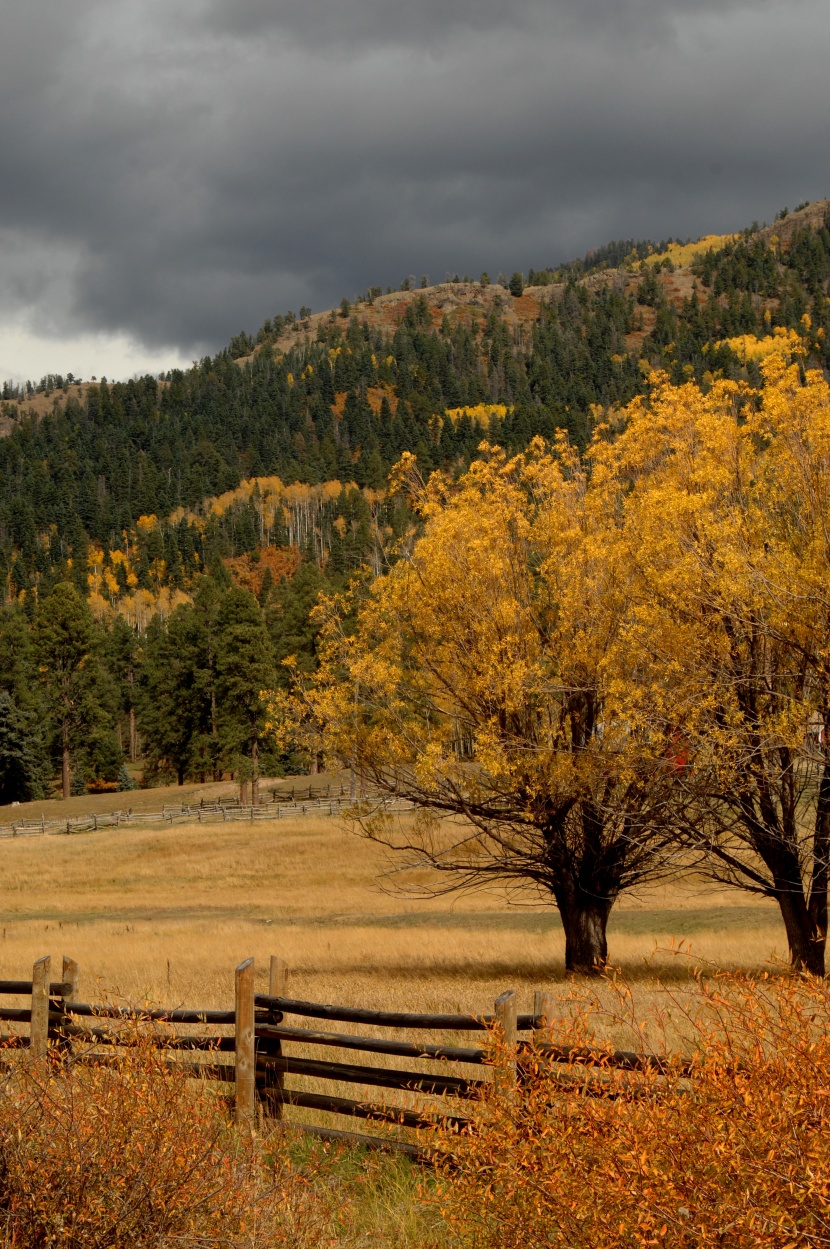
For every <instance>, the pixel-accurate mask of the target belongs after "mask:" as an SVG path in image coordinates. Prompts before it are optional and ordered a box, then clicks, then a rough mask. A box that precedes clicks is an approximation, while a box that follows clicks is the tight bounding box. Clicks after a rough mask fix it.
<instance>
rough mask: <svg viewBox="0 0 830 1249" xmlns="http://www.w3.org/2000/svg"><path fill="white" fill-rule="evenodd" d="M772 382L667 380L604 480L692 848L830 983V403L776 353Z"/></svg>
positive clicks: (823, 389) (680, 817) (598, 453)
mask: <svg viewBox="0 0 830 1249" xmlns="http://www.w3.org/2000/svg"><path fill="white" fill-rule="evenodd" d="M790 346H791V347H793V346H795V344H794V343H791V344H790ZM763 370H764V375H765V376H764V386H763V388H762V391H761V392H760V394H759V395H754V394H752V393H751V392H749V391H748V389H747V388H745V387H741V386H740V385H738V384H735V383H726V382H723V383H719V384H718V385H716V386H715V387H713V388H712V390H711V391H710V392H709V393H708V394H706V395H704V394H703V393H701V391H700V390H698V389H697V388H696V387H695V386H694V385H687V386H681V387H675V386H671V385H669V384H667V383H665V384H662V385H658V387H657V389H656V391H655V393H654V394H653V396H652V398H651V400H650V401H649V403H648V405H646V404H644V403H641V402H637V403H635V404H633V405H632V407H631V408H630V409H629V412H628V420H627V425H626V428H625V430H624V431H623V432H622V433H621V434H620V436H619V437H617V438H616V439H614V440H613V441H606V442H603V443H597V444H596V445H595V447H594V448H593V459H594V478H593V480H594V484H595V488H597V489H604V490H608V491H609V493H611V494H613V493H615V492H616V494H617V497H618V498H619V499H621V500H624V510H625V528H626V531H627V533H628V535H629V549H630V553H631V566H632V569H634V570H636V571H635V574H634V581H633V584H634V587H635V588H634V594H633V598H634V601H635V603H636V609H635V610H634V611H633V612H632V614H631V619H630V621H629V623H628V630H629V633H628V645H629V647H630V649H631V652H632V654H634V655H637V656H638V657H639V660H638V662H639V667H640V680H641V682H642V683H643V685H644V686H645V687H646V688H647V689H648V690H649V714H650V715H654V714H656V715H657V716H658V722H659V723H661V724H662V725H663V729H664V731H665V732H667V733H669V732H672V731H673V732H674V733H675V734H676V736H677V739H678V742H679V743H682V750H679V753H682V755H683V756H684V758H685V759H686V761H687V764H688V766H686V767H685V768H683V769H681V770H679V771H678V775H677V778H676V786H677V788H678V790H682V791H684V793H685V798H686V801H685V802H680V803H678V804H677V815H676V817H675V818H676V819H677V826H678V832H679V835H680V836H681V838H682V840H683V841H684V842H685V844H686V845H688V846H690V847H693V848H694V849H696V850H700V851H704V852H705V854H706V863H707V865H708V870H709V871H710V873H711V874H712V876H714V877H715V878H716V879H718V880H721V881H724V882H726V883H728V884H731V885H737V886H739V887H741V888H744V889H748V890H750V891H753V892H756V893H758V894H761V895H764V896H767V897H770V898H774V899H775V900H776V901H777V903H778V905H779V907H780V909H781V914H782V918H783V921H784V925H785V928H786V933H787V940H788V943H789V948H790V954H791V959H792V962H793V964H794V965H795V966H797V967H803V968H806V969H808V970H811V971H814V972H817V973H823V970H824V949H825V941H826V932H827V883H828V846H830V390H828V386H827V383H826V381H825V379H824V378H823V376H822V375H821V374H820V373H808V374H807V375H806V376H805V375H804V374H803V372H802V370H801V367H800V365H799V364H798V363H794V364H788V363H786V361H785V360H784V358H783V357H782V356H781V355H780V354H779V355H777V356H773V357H771V358H770V359H769V360H768V361H767V362H766V363H765V364H764V366H763ZM631 693H632V690H631V689H630V690H629V694H631Z"/></svg>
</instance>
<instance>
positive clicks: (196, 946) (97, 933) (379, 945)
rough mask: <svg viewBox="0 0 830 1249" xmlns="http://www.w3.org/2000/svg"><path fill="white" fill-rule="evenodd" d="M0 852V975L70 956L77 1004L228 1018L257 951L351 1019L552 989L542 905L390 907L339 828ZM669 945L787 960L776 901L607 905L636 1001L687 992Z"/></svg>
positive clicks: (223, 827) (709, 896) (262, 960)
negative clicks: (132, 1005) (374, 1011)
mask: <svg viewBox="0 0 830 1249" xmlns="http://www.w3.org/2000/svg"><path fill="white" fill-rule="evenodd" d="M190 788H192V787H190ZM173 792H174V793H176V792H178V793H179V794H180V795H181V791H173ZM187 796H188V797H190V795H187ZM119 798H120V799H121V800H122V802H123V801H124V800H125V799H130V800H132V801H133V805H134V806H136V805H137V802H136V800H137V799H139V798H140V799H141V800H142V803H143V805H145V806H148V807H152V806H155V807H156V808H160V806H161V803H162V801H163V800H167V801H170V796H169V794H168V793H163V792H162V791H159V790H152V791H145V792H144V793H142V794H140V795H139V794H135V793H134V794H128V795H113V796H112V797H109V798H107V799H106V801H107V803H108V804H109V803H113V802H114V800H115V799H119ZM84 801H87V805H88V806H89V802H88V800H84V799H76V800H74V802H75V803H78V804H81V803H83V802H84ZM33 805H34V804H33ZM50 805H52V804H50ZM54 805H56V806H58V805H63V807H64V810H66V808H67V806H68V804H58V803H55V804H54ZM116 805H117V804H116ZM124 805H126V803H124ZM96 806H100V800H99V803H98V804H96ZM16 810H18V811H19V812H20V813H21V815H22V809H16ZM6 815H8V809H6V810H5V811H4V812H3V816H6ZM26 815H27V816H28V815H29V812H28V811H26ZM402 818H407V817H402ZM0 854H2V857H3V882H4V887H3V905H2V917H0V968H2V971H0V975H2V976H3V977H12V976H15V977H16V976H22V975H24V974H25V972H26V969H27V968H28V967H29V966H31V963H32V961H33V960H34V959H35V958H37V957H39V956H40V955H42V954H45V953H50V954H51V955H52V957H53V959H55V960H57V959H58V958H59V957H60V955H61V954H63V953H66V954H69V955H71V956H72V957H73V958H75V959H76V960H77V961H78V962H79V964H80V968H81V997H83V998H85V999H86V1000H91V999H93V1000H94V999H95V998H96V997H98V996H100V994H101V993H106V994H108V995H114V996H116V997H121V998H125V999H128V1000H131V1001H145V1000H150V1001H154V1002H159V1003H164V1004H166V1005H170V1004H177V1003H184V1004H188V1005H204V1006H214V1005H215V1006H221V1005H230V1004H231V1000H232V990H233V968H234V966H235V965H236V964H237V963H238V962H240V961H241V960H242V959H243V958H245V957H247V956H248V955H254V956H255V958H256V960H257V967H258V976H259V983H260V985H261V986H262V988H263V989H264V988H265V984H266V973H267V964H268V959H269V956H270V955H271V954H277V955H279V956H281V957H282V958H283V959H284V960H285V961H286V963H287V964H288V965H289V967H290V968H291V983H290V991H291V993H292V994H293V995H296V996H303V997H309V998H313V999H316V1000H325V1001H341V1002H348V1003H350V1004H354V1005H366V1006H380V1005H385V1006H387V1007H396V1008H398V1009H404V1010H405V1009H422V1010H446V1011H454V1010H474V1011H483V1010H487V1009H489V1007H490V1004H491V1003H492V1001H493V998H494V997H495V996H496V995H497V994H498V993H499V992H501V991H502V990H503V989H505V988H515V989H517V990H518V992H519V998H520V1002H519V1009H520V1010H530V1009H531V1005H532V995H533V990H534V989H536V988H546V989H553V990H554V991H556V988H557V986H559V989H560V991H561V990H562V989H564V987H565V986H564V983H563V982H564V961H563V946H564V940H563V935H562V930H561V926H560V924H559V921H558V918H557V916H556V913H555V910H554V909H553V908H552V907H550V906H539V905H538V904H534V898H533V896H532V895H528V898H527V903H528V905H527V906H516V905H510V904H508V902H507V900H506V899H505V897H504V896H503V895H502V894H501V893H500V892H499V891H497V890H491V891H488V892H480V893H474V894H469V895H466V896H456V897H443V898H438V899H433V900H428V901H421V900H414V899H411V898H407V897H405V896H402V895H401V894H400V893H391V892H389V891H387V890H385V889H384V887H383V883H382V880H381V879H380V878H381V877H382V874H383V873H384V871H385V869H386V868H387V867H388V859H387V858H386V857H385V855H384V852H382V851H381V850H380V849H379V848H377V847H375V846H374V845H372V844H371V843H368V842H366V841H365V840H362V839H361V838H359V837H358V836H356V835H355V834H354V833H352V832H350V831H348V829H347V828H346V827H345V826H344V825H343V823H342V822H341V821H340V820H339V819H338V818H337V817H335V818H329V817H328V816H326V817H322V816H316V815H307V816H298V817H296V818H282V819H280V820H278V821H277V820H275V821H257V822H256V823H248V822H245V821H240V822H234V823H227V824H222V823H216V824H204V825H201V826H200V825H198V824H192V825H176V826H173V827H170V826H164V825H159V826H152V825H151V826H147V825H143V826H141V827H127V828H122V829H121V830H118V831H115V830H107V831H102V832H97V833H87V834H81V835H77V836H72V837H60V836H51V837H35V838H19V839H17V840H6V841H3V842H2V843H0ZM672 941H675V942H679V941H681V942H684V943H685V944H686V946H687V947H688V946H689V945H690V946H691V950H692V955H693V958H697V959H703V960H708V961H713V962H715V963H717V964H719V965H721V966H724V967H729V968H737V967H749V968H755V967H760V966H762V965H763V964H765V963H767V962H768V961H769V960H771V959H772V960H774V959H776V958H778V959H780V958H782V957H783V956H784V955H785V953H786V946H785V942H784V934H783V929H782V926H781V924H780V921H779V918H778V912H777V908H776V907H775V906H774V905H771V904H764V903H760V904H759V903H758V902H757V901H755V900H752V899H751V898H749V897H748V896H746V895H743V894H740V893H733V892H725V891H717V890H715V889H714V888H713V887H712V886H707V885H705V884H704V883H702V882H695V881H687V882H685V883H683V884H679V885H674V886H670V887H666V888H662V889H660V890H657V891H652V892H651V893H650V894H643V895H642V896H639V897H637V898H627V899H624V900H623V901H622V902H621V903H619V904H618V906H617V907H616V908H615V910H614V913H613V915H612V919H611V924H610V929H609V945H610V955H611V959H612V961H613V962H614V964H615V965H616V966H618V967H620V968H621V969H622V970H623V972H624V973H625V975H626V976H627V978H629V979H630V980H631V981H632V983H633V984H634V985H635V986H639V991H642V992H644V993H646V994H647V995H650V994H651V993H652V992H654V991H658V990H657V986H656V984H655V982H656V980H657V979H660V980H662V981H665V982H667V983H669V984H674V985H675V986H677V985H678V983H680V982H683V981H685V980H686V979H687V977H688V975H689V967H690V964H689V961H688V960H687V959H685V958H677V957H676V956H675V955H673V954H672V953H670V952H669V947H670V946H671V943H672Z"/></svg>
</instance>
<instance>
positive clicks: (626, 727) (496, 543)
mask: <svg viewBox="0 0 830 1249" xmlns="http://www.w3.org/2000/svg"><path fill="white" fill-rule="evenodd" d="M483 451H484V454H483V458H482V459H481V460H479V461H476V462H475V463H474V464H473V465H472V466H471V468H470V469H469V471H468V472H467V473H466V474H465V475H464V476H463V477H462V479H461V480H460V482H458V483H457V484H453V485H451V484H450V483H448V482H447V481H446V480H444V479H443V478H442V477H441V476H440V475H437V474H436V475H435V476H433V477H432V478H431V480H430V482H429V483H428V485H426V486H424V485H423V483H421V482H420V480H419V479H418V478H417V474H416V472H415V468H414V460H413V458H412V457H407V458H405V460H404V461H403V462H402V465H401V469H400V471H401V474H402V476H403V477H404V478H405V479H406V482H407V484H408V486H409V488H410V490H411V491H412V493H413V496H414V501H415V503H416V505H417V507H418V509H419V510H420V513H421V515H422V518H423V532H422V536H421V537H419V538H418V539H417V541H416V542H415V543H414V545H413V548H412V551H411V554H410V555H409V556H408V557H406V558H403V559H401V560H400V561H399V562H398V563H397V564H396V565H395V566H394V567H393V568H392V569H391V571H389V572H388V574H387V575H386V576H383V577H381V578H378V579H377V580H376V581H375V582H374V583H373V584H372V585H371V587H370V588H369V590H368V593H367V596H366V599H365V602H364V603H363V605H362V607H361V608H360V611H359V614H358V618H357V624H356V628H355V629H354V631H349V632H348V634H347V631H346V630H344V629H343V628H342V627H341V620H342V613H343V610H344V608H343V605H342V604H341V605H340V609H339V613H340V614H338V610H337V606H336V605H334V606H332V605H330V613H331V614H330V618H329V621H328V633H327V646H326V651H325V657H324V662H323V666H322V671H321V675H320V678H319V680H318V683H317V685H316V688H315V690H314V691H313V693H312V698H313V700H314V702H315V714H316V715H317V717H318V718H319V721H320V722H321V723H322V724H324V725H325V726H326V728H325V741H326V748H327V751H328V753H329V755H330V756H332V755H333V756H335V757H337V758H338V759H339V760H340V761H341V762H343V763H345V764H346V765H352V766H354V767H355V768H356V770H357V771H358V772H359V773H360V774H361V776H362V777H363V778H364V779H365V780H366V781H368V782H369V783H370V784H371V785H372V786H373V787H375V788H377V789H378V790H380V791H381V793H385V794H389V795H399V796H402V797H406V798H410V799H412V800H413V801H414V802H415V803H416V804H417V805H418V807H419V808H420V811H421V816H420V818H419V819H418V820H417V821H416V823H415V832H414V833H412V834H411V835H409V834H407V835H404V834H403V833H402V832H401V830H400V828H399V827H398V826H393V825H391V823H389V822H387V821H384V820H383V819H382V818H381V819H378V818H375V819H370V820H368V821H366V822H365V823H364V828H365V829H366V830H367V831H368V832H369V834H370V835H371V836H374V837H375V838H378V839H381V840H385V841H386V842H387V844H391V845H394V846H395V847H396V848H398V849H400V850H402V851H403V852H404V854H405V856H406V858H405V861H406V862H408V863H412V864H419V865H422V866H427V867H429V868H431V869H434V870H435V871H437V872H438V873H444V874H445V877H444V879H445V885H443V886H441V885H439V886H436V892H438V891H441V889H442V888H445V889H447V890H449V889H453V888H458V887H459V886H467V887H470V886H476V885H481V884H484V883H487V882H492V881H496V882H504V883H506V884H512V885H518V886H524V887H531V888H535V889H536V890H537V891H538V892H540V893H541V894H542V895H543V896H546V897H548V898H552V899H553V900H555V903H556V905H557V906H558V908H559V912H560V915H561V917H562V922H563V925H564V929H565V941H566V963H567V966H568V968H570V969H573V970H580V971H591V970H593V969H595V968H596V967H598V966H601V965H602V964H603V963H604V962H605V959H606V954H607V946H606V924H607V920H608V915H609V912H610V910H611V907H612V905H613V903H614V901H615V899H616V898H617V897H618V896H619V894H620V893H621V892H622V891H623V890H625V889H628V888H630V887H631V886H633V885H635V884H638V883H640V882H642V881H644V880H647V879H651V878H654V877H656V876H659V875H662V874H664V873H665V872H666V871H667V870H669V868H670V866H671V860H672V855H673V843H672V833H671V822H670V819H669V815H670V807H671V803H672V801H673V799H674V795H675V793H676V789H675V787H674V785H673V777H674V774H675V770H676V761H675V760H674V757H673V745H672V742H671V738H667V737H666V736H665V734H664V733H663V732H662V730H658V731H657V732H656V733H654V732H649V733H644V732H641V731H640V730H639V728H638V721H636V720H635V719H633V718H632V717H631V715H630V714H629V712H630V709H631V707H632V706H633V703H632V700H630V699H628V698H627V697H624V695H625V689H626V684H627V681H628V680H629V679H631V678H632V677H633V675H634V674H632V673H631V672H630V671H629V668H628V659H627V654H626V649H625V647H621V645H620V642H621V640H622V639H624V637H625V632H626V623H627V620H628V612H629V605H630V579H631V572H630V568H629V566H628V563H627V552H626V551H625V548H624V544H619V543H617V541H616V540H615V537H614V532H613V531H614V526H615V524H616V521H615V519H614V518H613V517H611V516H609V515H608V514H607V512H606V510H605V505H606V500H607V498H608V497H609V495H608V493H607V492H602V491H592V490H591V489H590V488H589V485H588V481H587V479H586V476H585V473H584V471H583V468H582V466H581V464H580V461H579V458H578V456H577V455H576V453H575V452H573V451H572V450H571V449H570V448H569V447H568V446H567V444H566V443H565V442H564V441H563V442H562V443H561V444H560V445H559V447H558V449H557V451H556V452H555V453H550V452H548V451H546V450H545V448H544V446H543V445H542V444H541V442H536V443H534V444H533V445H532V446H531V448H530V450H529V451H528V452H527V453H526V454H524V455H520V456H518V457H516V458H515V459H510V460H508V459H507V458H506V456H505V455H504V453H503V452H501V451H500V450H499V449H497V448H495V449H494V448H486V447H485V448H483ZM612 494H613V492H612ZM623 556H626V558H623ZM621 699H622V700H623V701H622V703H621ZM621 705H625V707H626V709H627V711H626V716H622V715H621V714H620V706H621ZM642 722H643V723H646V721H645V720H643V721H642ZM442 817H443V818H442ZM435 879H437V878H435Z"/></svg>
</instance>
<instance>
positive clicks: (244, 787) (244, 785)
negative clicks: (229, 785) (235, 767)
mask: <svg viewBox="0 0 830 1249" xmlns="http://www.w3.org/2000/svg"><path fill="white" fill-rule="evenodd" d="M239 802H240V804H241V806H243V807H247V805H248V782H247V781H240V782H239Z"/></svg>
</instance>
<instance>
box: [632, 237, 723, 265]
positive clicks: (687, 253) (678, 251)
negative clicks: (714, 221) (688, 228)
mask: <svg viewBox="0 0 830 1249" xmlns="http://www.w3.org/2000/svg"><path fill="white" fill-rule="evenodd" d="M736 238H737V235H735V234H705V235H704V236H703V238H699V239H698V240H697V242H695V243H670V244H669V246H668V247H667V248H666V250H665V251H662V252H655V253H654V255H653V256H649V257H648V258H647V259H646V261H645V263H646V264H647V265H653V264H656V262H657V261H658V260H670V261H671V262H672V264H673V265H690V264H691V263H692V261H693V260H694V258H695V256H698V255H700V254H701V253H702V252H708V251H716V252H719V251H721V249H722V248H724V247H726V246H727V245H728V244H729V243H734V241H735V239H736Z"/></svg>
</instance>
